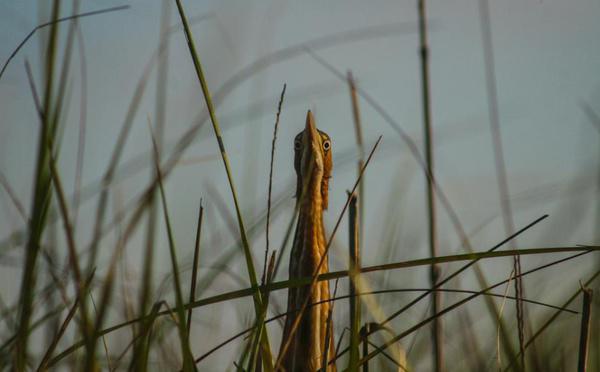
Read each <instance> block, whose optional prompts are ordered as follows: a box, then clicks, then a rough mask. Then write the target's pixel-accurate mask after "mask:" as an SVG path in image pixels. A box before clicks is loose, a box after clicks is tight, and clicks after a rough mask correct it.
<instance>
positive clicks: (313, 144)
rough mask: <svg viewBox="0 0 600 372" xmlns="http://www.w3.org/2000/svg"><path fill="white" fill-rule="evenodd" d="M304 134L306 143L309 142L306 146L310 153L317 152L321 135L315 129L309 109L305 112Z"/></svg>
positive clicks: (314, 153)
mask: <svg viewBox="0 0 600 372" xmlns="http://www.w3.org/2000/svg"><path fill="white" fill-rule="evenodd" d="M304 135H305V136H306V139H307V141H306V143H307V144H309V146H306V148H310V152H311V155H313V156H315V155H316V154H317V153H319V148H320V147H321V136H320V135H319V131H317V126H316V125H315V118H314V116H313V114H312V112H311V111H310V110H308V113H307V114H306V126H305V128H304Z"/></svg>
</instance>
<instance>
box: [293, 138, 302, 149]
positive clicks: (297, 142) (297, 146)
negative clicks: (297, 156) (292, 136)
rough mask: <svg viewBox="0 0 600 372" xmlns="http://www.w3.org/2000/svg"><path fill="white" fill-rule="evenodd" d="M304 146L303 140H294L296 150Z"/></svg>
mask: <svg viewBox="0 0 600 372" xmlns="http://www.w3.org/2000/svg"><path fill="white" fill-rule="evenodd" d="M300 148H302V142H301V141H300V140H295V141H294V150H300Z"/></svg>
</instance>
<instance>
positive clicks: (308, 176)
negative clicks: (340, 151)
mask: <svg viewBox="0 0 600 372" xmlns="http://www.w3.org/2000/svg"><path fill="white" fill-rule="evenodd" d="M332 166H333V161H332V159H331V139H330V138H329V136H328V135H327V133H325V132H322V131H320V130H318V129H317V127H316V125H315V119H314V117H313V114H312V113H311V112H310V111H308V114H307V115H306V126H305V127H304V130H303V131H302V132H300V133H298V134H297V135H296V138H295V139H294V168H295V169H296V175H297V180H298V182H297V185H296V197H297V198H298V200H301V198H302V191H303V189H305V190H307V191H308V192H309V195H307V197H310V196H311V195H310V193H311V192H313V193H315V192H319V193H320V194H321V195H320V196H321V199H322V201H323V209H327V204H328V193H329V179H330V178H331V168H332ZM311 185H313V186H316V187H311Z"/></svg>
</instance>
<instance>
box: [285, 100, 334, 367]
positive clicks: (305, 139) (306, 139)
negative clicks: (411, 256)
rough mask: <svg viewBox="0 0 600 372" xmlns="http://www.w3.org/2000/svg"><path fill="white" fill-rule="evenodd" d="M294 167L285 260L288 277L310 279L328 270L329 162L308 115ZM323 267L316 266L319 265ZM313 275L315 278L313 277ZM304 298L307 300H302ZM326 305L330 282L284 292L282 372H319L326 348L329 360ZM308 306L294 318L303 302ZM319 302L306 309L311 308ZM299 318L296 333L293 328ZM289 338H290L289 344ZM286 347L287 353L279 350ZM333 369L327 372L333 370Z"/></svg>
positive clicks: (325, 140)
mask: <svg viewBox="0 0 600 372" xmlns="http://www.w3.org/2000/svg"><path fill="white" fill-rule="evenodd" d="M294 152H295V157H294V168H295V169H296V175H297V180H298V182H297V186H296V198H297V203H299V205H298V208H299V209H298V210H299V212H298V213H299V214H298V223H297V225H296V233H295V235H294V243H293V247H292V252H291V256H290V268H289V273H290V275H289V277H290V279H293V278H302V277H312V276H313V275H315V274H323V273H326V272H327V271H328V270H329V265H328V262H327V258H326V257H325V258H324V259H323V255H325V254H326V251H325V250H326V246H327V240H326V239H325V230H324V227H323V210H325V209H327V204H328V192H329V190H328V188H329V179H330V178H331V169H332V165H333V162H332V160H331V139H330V138H329V136H328V135H327V134H326V133H324V132H322V131H320V130H318V129H317V128H316V126H315V122H314V118H313V115H312V113H311V112H310V111H309V112H308V115H307V117H306V127H305V128H304V130H303V131H302V132H300V133H298V135H297V136H296V138H295V140H294ZM322 259H323V263H322V264H321V266H320V267H319V263H320V262H321V261H322ZM317 270H318V273H317ZM307 297H309V298H307ZM327 300H329V282H327V281H321V282H316V283H315V284H314V288H312V290H311V289H310V286H304V287H298V288H290V289H289V290H288V316H287V318H286V322H285V327H284V330H283V338H282V342H281V345H282V346H281V349H280V354H281V353H282V352H283V355H280V358H281V366H282V367H283V368H284V370H285V371H287V372H295V371H316V370H317V369H319V368H321V364H322V358H323V355H324V351H325V348H326V347H327V348H329V350H328V358H331V357H333V355H334V349H335V348H334V341H333V327H332V324H333V323H332V322H331V320H329V321H328V317H329V314H330V308H331V303H330V302H328V301H327ZM307 301H308V304H309V306H308V307H306V308H305V311H304V312H303V313H301V314H299V313H298V310H300V309H301V308H302V307H303V305H304V303H305V302H307ZM314 303H319V304H318V305H314V306H310V304H314ZM297 316H300V317H301V318H300V323H299V324H298V326H297V328H296V330H295V332H293V330H292V328H293V324H294V322H295V321H296V317H297ZM327 327H329V340H328V344H327V345H326V333H327ZM290 337H291V339H290ZM288 342H289V346H288V348H287V350H283V349H284V345H285V344H286V343H288ZM335 370H336V368H335V365H334V364H331V365H329V366H328V367H327V371H335Z"/></svg>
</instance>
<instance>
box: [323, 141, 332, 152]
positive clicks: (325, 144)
mask: <svg viewBox="0 0 600 372" xmlns="http://www.w3.org/2000/svg"><path fill="white" fill-rule="evenodd" d="M330 148H331V141H329V140H325V141H323V150H325V151H329V149H330Z"/></svg>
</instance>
